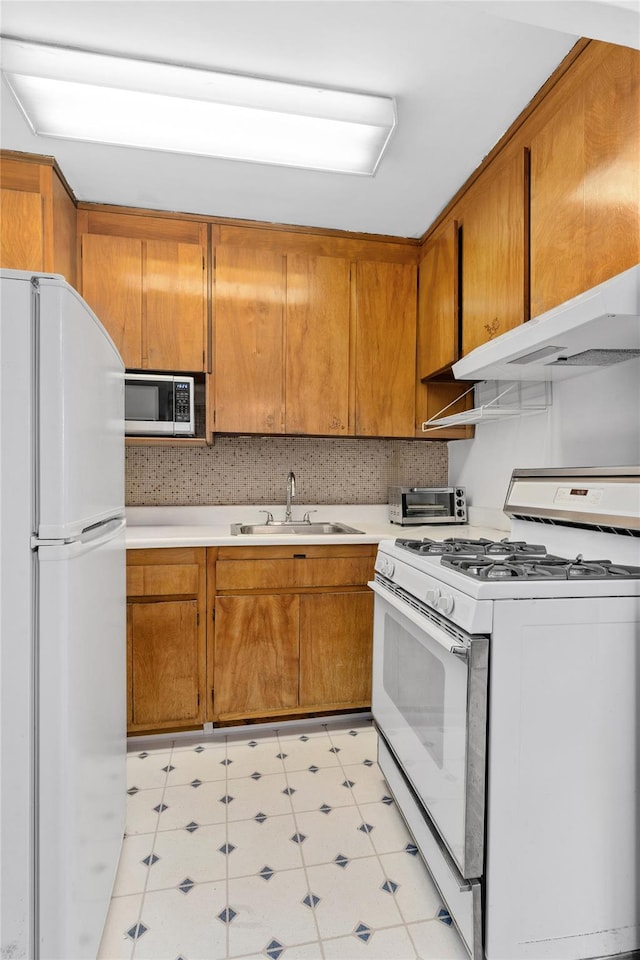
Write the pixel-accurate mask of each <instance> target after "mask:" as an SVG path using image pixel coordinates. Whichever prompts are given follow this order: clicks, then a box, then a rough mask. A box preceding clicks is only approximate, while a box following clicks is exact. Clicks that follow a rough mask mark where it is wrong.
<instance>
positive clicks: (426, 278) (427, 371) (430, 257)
mask: <svg viewBox="0 0 640 960" xmlns="http://www.w3.org/2000/svg"><path fill="white" fill-rule="evenodd" d="M458 303H459V231H458V221H457V220H449V221H447V222H446V223H445V225H444V226H443V227H442V229H441V230H439V231H438V232H437V233H436V234H435V235H434V236H433V237H431V238H430V239H429V240H428V241H427V243H425V245H424V248H423V251H422V256H421V260H420V264H419V267H418V347H417V350H418V353H417V358H418V366H417V373H418V379H422V378H424V377H430V376H432V375H433V374H437V373H439V372H440V371H442V370H444V369H446V368H447V367H450V366H451V365H452V364H453V363H455V362H456V360H458V359H459V358H460V342H459V341H460V337H459V315H458Z"/></svg>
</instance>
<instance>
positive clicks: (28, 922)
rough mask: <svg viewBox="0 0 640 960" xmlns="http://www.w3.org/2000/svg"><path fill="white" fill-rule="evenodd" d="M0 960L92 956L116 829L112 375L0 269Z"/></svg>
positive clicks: (120, 489) (116, 440)
mask: <svg viewBox="0 0 640 960" xmlns="http://www.w3.org/2000/svg"><path fill="white" fill-rule="evenodd" d="M0 311H1V312H0V520H1V537H0V694H1V698H2V699H1V704H0V711H1V712H0V719H1V740H0V776H1V781H0V787H1V790H0V871H1V872H0V922H1V930H0V956H2V957H25V958H29V960H93V958H95V956H96V954H97V951H98V947H99V943H100V937H101V934H102V928H103V925H104V921H105V917H106V913H107V909H108V905H109V898H110V895H111V888H112V885H113V880H114V876H115V871H116V867H117V862H118V856H119V853H120V848H121V844H122V837H123V832H124V817H125V800H126V792H125V790H126V784H125V779H126V771H125V759H126V703H125V697H126V611H125V546H124V526H125V520H124V436H123V434H124V367H123V364H122V360H121V358H120V355H119V354H118V351H117V350H116V348H115V346H114V344H113V342H112V341H111V339H110V338H109V336H108V334H107V332H106V331H105V329H104V327H103V326H102V325H101V323H100V322H99V320H98V319H97V317H96V316H95V315H94V314H93V313H92V312H91V310H90V309H89V307H88V306H87V304H86V303H85V302H84V301H83V300H82V298H81V297H80V296H79V294H78V293H76V291H75V290H73V288H72V287H70V286H69V284H67V283H66V282H65V281H64V280H63V278H62V277H59V276H53V275H48V276H44V275H41V276H34V275H33V274H31V273H25V272H18V271H0Z"/></svg>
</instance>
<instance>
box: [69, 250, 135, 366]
mask: <svg viewBox="0 0 640 960" xmlns="http://www.w3.org/2000/svg"><path fill="white" fill-rule="evenodd" d="M82 296H83V297H84V299H85V300H86V301H87V303H88V304H89V306H90V307H91V308H92V310H93V311H94V312H95V313H96V315H97V316H98V318H99V319H100V320H101V321H102V323H103V324H104V325H105V327H106V328H107V330H108V331H109V334H110V336H111V339H112V340H113V342H114V343H115V345H116V347H117V348H118V350H119V351H120V355H121V356H122V359H123V361H124V365H125V367H127V368H128V369H134V370H135V369H140V368H141V367H142V241H141V240H132V239H129V238H128V237H111V236H102V235H101V234H85V235H84V236H83V237H82Z"/></svg>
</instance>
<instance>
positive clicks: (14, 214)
mask: <svg viewBox="0 0 640 960" xmlns="http://www.w3.org/2000/svg"><path fill="white" fill-rule="evenodd" d="M0 264H1V265H2V266H3V267H5V268H6V269H7V270H33V271H39V272H41V271H42V270H44V223H43V211H42V197H41V196H40V194H39V193H27V192H26V191H23V190H7V189H4V188H3V189H2V191H1V193H0Z"/></svg>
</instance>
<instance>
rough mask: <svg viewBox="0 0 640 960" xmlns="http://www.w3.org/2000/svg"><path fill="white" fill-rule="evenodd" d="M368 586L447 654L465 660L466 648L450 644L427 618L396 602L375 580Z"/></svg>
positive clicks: (439, 629)
mask: <svg viewBox="0 0 640 960" xmlns="http://www.w3.org/2000/svg"><path fill="white" fill-rule="evenodd" d="M369 586H370V587H371V589H372V590H373V592H374V593H376V594H377V595H378V596H379V597H382V598H383V599H384V600H386V602H387V603H388V604H390V606H392V607H393V608H394V609H395V610H397V611H398V613H401V614H402V615H403V616H405V617H406V618H407V619H408V620H410V621H411V623H413V624H415V625H416V627H419V628H420V630H421V631H422V632H423V633H426V634H428V635H429V638H430V639H431V640H434V641H435V642H436V643H437V644H438V646H440V647H443V648H444V649H445V650H446V651H447V653H452V654H454V655H455V656H456V657H460V658H461V659H466V658H467V656H468V652H469V651H468V648H467V647H466V646H465V645H464V644H458V643H452V639H451V637H450V636H448V635H447V634H446V633H445V631H444V630H442V629H441V628H440V627H439V626H438V625H437V624H436V623H433V622H432V621H431V620H428V619H427V617H424V616H421V615H420V614H419V613H418V612H417V611H416V610H414V609H413V608H412V607H410V606H409V605H408V604H406V603H403V601H402V600H398V598H397V597H395V596H394V595H393V594H392V593H389V592H388V591H387V590H385V589H384V587H381V586H380V585H379V584H378V583H376V582H375V580H372V581H370V582H369Z"/></svg>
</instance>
